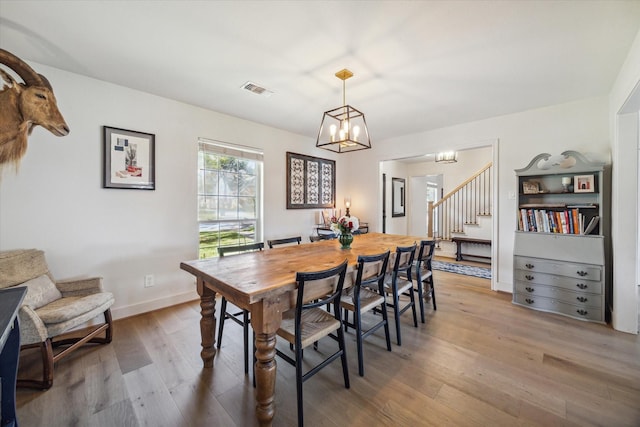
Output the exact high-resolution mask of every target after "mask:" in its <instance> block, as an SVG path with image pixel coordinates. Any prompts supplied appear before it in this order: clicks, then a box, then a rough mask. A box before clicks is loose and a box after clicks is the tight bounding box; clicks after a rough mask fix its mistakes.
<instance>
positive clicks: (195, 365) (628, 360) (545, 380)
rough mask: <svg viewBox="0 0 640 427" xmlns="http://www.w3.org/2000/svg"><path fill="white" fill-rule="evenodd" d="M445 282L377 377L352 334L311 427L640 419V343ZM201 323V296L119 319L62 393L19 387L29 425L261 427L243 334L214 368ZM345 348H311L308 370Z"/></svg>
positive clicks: (368, 351) (317, 396)
mask: <svg viewBox="0 0 640 427" xmlns="http://www.w3.org/2000/svg"><path fill="white" fill-rule="evenodd" d="M478 265H483V264H481V263H479V264H478ZM485 265H486V264H485ZM434 278H435V282H436V296H437V300H438V310H437V311H433V309H432V307H431V304H430V303H429V304H427V305H426V307H427V308H428V310H427V313H426V323H425V324H419V326H418V328H414V327H413V325H412V322H411V316H410V315H409V313H406V314H405V315H404V316H402V323H403V331H402V333H403V345H402V346H401V347H398V346H397V345H395V344H394V345H393V347H392V351H391V352H388V351H386V348H385V344H384V339H383V336H382V331H379V333H377V334H376V335H374V336H372V337H370V338H369V339H368V340H366V341H365V345H364V353H365V354H364V357H365V376H364V377H359V376H358V374H357V372H358V369H357V358H356V349H355V339H354V335H353V331H352V330H350V331H349V332H348V333H347V352H348V358H349V374H350V379H351V388H350V389H348V390H347V389H345V388H344V385H343V383H342V372H341V367H340V363H339V361H338V362H334V363H332V364H331V365H330V366H328V367H327V368H325V369H323V370H322V371H321V372H320V373H318V374H317V375H315V376H314V377H313V378H312V379H310V380H309V381H307V382H306V383H305V384H304V395H305V402H306V403H305V422H306V424H307V425H308V426H332V427H335V426H345V425H349V426H367V427H370V426H378V425H380V426H416V425H421V426H422V425H425V426H429V425H434V426H442V425H460V426H489V425H490V426H513V425H526V426H536V425H537V426H556V425H557V426H616V427H617V426H638V425H640V337H638V336H635V335H629V334H624V333H621V332H617V331H614V330H613V329H612V328H611V327H609V326H604V325H597V324H593V323H585V322H581V321H578V320H573V319H569V318H565V317H562V316H558V315H554V314H548V313H541V312H536V311H532V310H528V309H526V308H523V307H519V306H515V305H513V304H511V296H510V295H508V294H504V293H495V292H492V291H490V290H489V281H488V280H484V279H479V278H474V277H469V276H462V275H457V274H453V273H446V272H442V271H435V272H434ZM199 319H200V307H199V304H198V301H194V302H190V303H186V304H180V305H177V306H174V307H170V308H166V309H162V310H158V311H155V312H151V313H146V314H143V315H140V316H135V317H131V318H127V319H122V320H118V321H116V322H115V326H114V340H113V343H111V344H109V345H105V346H90V347H85V348H84V349H81V350H78V351H76V352H75V353H73V354H72V355H71V356H69V357H68V358H66V359H64V360H62V361H60V362H59V363H57V365H56V369H55V378H54V386H53V387H52V388H51V389H50V390H49V391H46V392H41V391H34V390H29V389H19V390H18V419H19V422H20V425H21V426H23V427H24V426H91V427H93V426H205V425H207V426H231V427H233V426H243V427H244V426H253V425H257V423H256V421H255V413H254V405H255V401H254V395H253V392H254V389H253V387H252V386H251V378H250V376H245V375H244V371H243V362H242V360H243V346H242V329H241V328H240V327H239V326H237V325H235V324H234V323H232V322H229V323H228V324H227V325H226V327H225V337H224V341H223V345H222V348H221V350H220V351H219V352H218V354H217V355H216V357H215V359H214V369H203V368H202V361H201V359H200V328H199ZM392 326H393V325H392ZM391 334H392V342H394V339H395V336H393V335H394V332H393V327H392V332H391ZM334 346H335V343H334V342H333V341H331V340H325V341H321V342H320V346H319V349H318V352H315V351H314V350H307V351H305V359H304V363H305V365H307V366H310V364H311V363H313V362H316V361H317V360H319V359H320V357H321V356H323V355H325V354H328V353H329V352H332V351H333V349H334ZM279 348H282V349H284V350H288V346H286V345H283V344H279ZM37 356H38V355H37V353H34V352H23V357H22V358H21V362H20V363H21V368H20V374H21V375H24V374H30V375H38V373H39V371H38V363H37ZM277 361H278V374H277V385H276V411H277V412H276V417H275V422H274V425H276V426H292V425H295V423H296V399H295V379H294V369H293V367H291V366H290V365H288V364H286V363H284V362H283V361H282V360H279V359H277Z"/></svg>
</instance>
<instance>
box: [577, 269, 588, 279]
mask: <svg viewBox="0 0 640 427" xmlns="http://www.w3.org/2000/svg"><path fill="white" fill-rule="evenodd" d="M576 274H577V275H578V276H580V277H584V276H586V275H588V274H589V273H587V272H586V271H582V270H579V271H576Z"/></svg>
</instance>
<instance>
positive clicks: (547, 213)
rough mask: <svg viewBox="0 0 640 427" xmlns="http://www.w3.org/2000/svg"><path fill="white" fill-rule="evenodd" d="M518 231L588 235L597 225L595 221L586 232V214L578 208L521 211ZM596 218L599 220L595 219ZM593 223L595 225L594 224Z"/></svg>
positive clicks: (522, 209)
mask: <svg viewBox="0 0 640 427" xmlns="http://www.w3.org/2000/svg"><path fill="white" fill-rule="evenodd" d="M518 212H519V215H518V230H520V231H526V232H537V233H560V234H588V233H589V232H591V231H593V228H595V226H596V225H597V223H598V222H597V220H596V221H595V222H594V221H593V219H592V220H591V222H590V223H589V224H588V225H587V228H588V227H589V226H591V228H590V229H589V231H587V230H585V225H584V214H581V213H580V211H579V209H578V208H573V209H564V210H547V209H526V208H521V209H519V211H518ZM594 218H597V216H596V217H594ZM592 223H593V224H592Z"/></svg>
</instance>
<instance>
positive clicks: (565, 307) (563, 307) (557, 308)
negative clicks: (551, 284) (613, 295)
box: [513, 293, 604, 322]
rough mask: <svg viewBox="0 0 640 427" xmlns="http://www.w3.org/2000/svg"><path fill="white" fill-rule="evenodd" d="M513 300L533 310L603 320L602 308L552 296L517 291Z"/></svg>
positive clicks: (597, 320)
mask: <svg viewBox="0 0 640 427" xmlns="http://www.w3.org/2000/svg"><path fill="white" fill-rule="evenodd" d="M513 302H514V304H519V305H523V306H525V307H529V308H533V309H535V310H540V311H549V312H553V313H558V314H564V315H565V316H569V317H573V318H575V319H583V320H592V321H595V322H604V310H602V309H598V308H594V307H579V306H576V305H573V304H568V303H565V302H562V301H559V300H556V299H553V298H545V297H534V296H529V295H523V294H518V293H515V294H513Z"/></svg>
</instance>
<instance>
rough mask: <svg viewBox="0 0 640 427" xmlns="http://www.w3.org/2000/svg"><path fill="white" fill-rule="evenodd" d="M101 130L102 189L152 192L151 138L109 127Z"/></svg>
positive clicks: (153, 163) (154, 174) (153, 158)
mask: <svg viewBox="0 0 640 427" xmlns="http://www.w3.org/2000/svg"><path fill="white" fill-rule="evenodd" d="M103 128H104V163H103V184H102V186H103V188H131V189H136V190H155V189H156V179H155V176H156V167H155V145H156V137H155V135H154V134H151V133H144V132H136V131H132V130H126V129H118V128H112V127H109V126H103Z"/></svg>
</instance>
